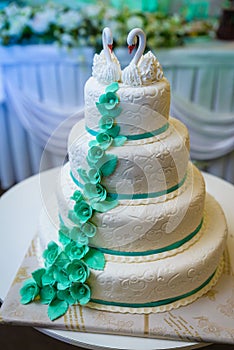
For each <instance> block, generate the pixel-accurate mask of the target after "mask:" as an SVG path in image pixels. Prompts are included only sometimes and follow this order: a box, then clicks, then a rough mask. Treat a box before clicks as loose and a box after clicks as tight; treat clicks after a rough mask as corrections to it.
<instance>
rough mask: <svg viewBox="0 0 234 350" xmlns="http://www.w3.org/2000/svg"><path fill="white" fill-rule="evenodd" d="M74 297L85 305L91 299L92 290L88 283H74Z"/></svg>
mask: <svg viewBox="0 0 234 350" xmlns="http://www.w3.org/2000/svg"><path fill="white" fill-rule="evenodd" d="M70 291H71V295H72V297H73V298H74V299H75V300H76V301H78V302H79V303H80V305H85V304H87V303H88V302H89V301H90V298H91V291H90V288H89V286H87V284H83V283H79V282H77V283H73V285H72V286H71V288H70Z"/></svg>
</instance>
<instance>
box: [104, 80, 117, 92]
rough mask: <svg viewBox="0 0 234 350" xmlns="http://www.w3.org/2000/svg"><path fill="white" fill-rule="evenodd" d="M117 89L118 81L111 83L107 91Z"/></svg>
mask: <svg viewBox="0 0 234 350" xmlns="http://www.w3.org/2000/svg"><path fill="white" fill-rule="evenodd" d="M117 90H119V84H118V83H117V81H115V82H113V83H111V84H110V85H108V86H107V87H106V90H105V91H106V92H116V91H117Z"/></svg>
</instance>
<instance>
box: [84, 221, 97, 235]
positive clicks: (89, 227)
mask: <svg viewBox="0 0 234 350" xmlns="http://www.w3.org/2000/svg"><path fill="white" fill-rule="evenodd" d="M81 230H82V232H83V234H85V235H86V236H87V237H89V238H90V237H94V236H95V234H96V232H97V227H96V226H95V225H94V224H93V223H92V222H90V221H87V222H86V223H85V224H83V225H82V226H81Z"/></svg>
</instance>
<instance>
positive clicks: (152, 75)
mask: <svg viewBox="0 0 234 350" xmlns="http://www.w3.org/2000/svg"><path fill="white" fill-rule="evenodd" d="M137 39H138V40H137ZM137 41H138V47H137V50H136V52H135V55H134V57H133V59H132V60H131V62H130V64H129V65H128V66H127V67H126V68H124V70H122V71H121V66H120V63H119V61H118V59H117V57H116V56H115V54H114V53H113V51H112V49H113V37H112V33H111V30H110V28H108V27H106V28H104V29H103V33H102V43H103V50H102V51H101V53H100V54H99V55H98V54H95V55H94V59H93V67H92V75H93V77H94V78H96V79H97V81H98V82H99V83H103V84H109V83H111V82H113V81H118V82H122V83H123V84H124V85H127V86H144V85H151V84H154V83H155V82H158V81H160V80H162V79H163V71H162V67H161V65H160V63H159V61H158V59H157V58H156V57H155V56H154V54H153V53H152V52H151V51H148V52H147V53H146V54H145V55H144V51H145V47H146V36H145V33H144V32H143V30H142V29H140V28H134V29H132V30H131V31H130V32H129V34H128V36H127V43H128V49H129V53H130V54H131V53H132V51H133V49H134V48H135V47H136V44H137Z"/></svg>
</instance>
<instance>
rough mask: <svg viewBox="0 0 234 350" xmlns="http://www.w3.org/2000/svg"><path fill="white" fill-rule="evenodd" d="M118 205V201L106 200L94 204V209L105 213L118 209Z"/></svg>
mask: <svg viewBox="0 0 234 350" xmlns="http://www.w3.org/2000/svg"><path fill="white" fill-rule="evenodd" d="M117 205H118V201H117V200H116V199H113V200H108V199H106V200H105V201H103V202H97V203H93V204H92V206H93V209H94V210H96V211H98V212H99V213H105V212H107V211H108V210H111V209H113V208H115V207H117Z"/></svg>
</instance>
